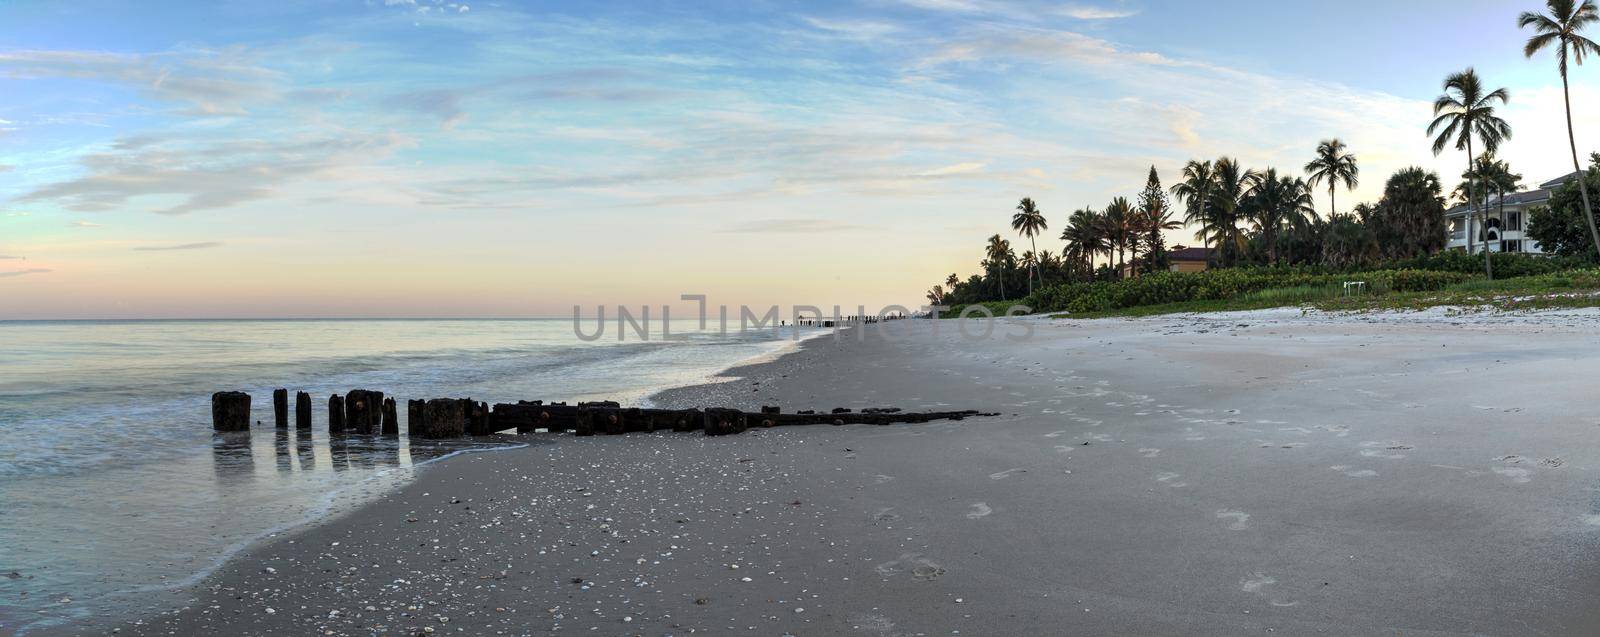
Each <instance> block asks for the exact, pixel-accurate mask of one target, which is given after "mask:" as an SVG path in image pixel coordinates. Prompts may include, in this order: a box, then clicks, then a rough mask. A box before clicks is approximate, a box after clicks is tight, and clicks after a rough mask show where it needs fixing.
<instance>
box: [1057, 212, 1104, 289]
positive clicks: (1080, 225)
mask: <svg viewBox="0 0 1600 637" xmlns="http://www.w3.org/2000/svg"><path fill="white" fill-rule="evenodd" d="M1099 215H1100V213H1097V212H1095V211H1093V210H1089V209H1087V208H1084V209H1079V210H1075V211H1073V213H1072V216H1070V217H1068V218H1067V227H1066V229H1065V230H1062V231H1061V240H1062V241H1065V242H1067V250H1066V254H1068V255H1069V256H1071V257H1072V258H1073V260H1074V261H1078V260H1081V261H1082V265H1083V271H1084V273H1085V274H1086V275H1087V276H1088V278H1093V277H1094V257H1095V255H1096V254H1099V253H1100V251H1101V250H1103V249H1105V245H1106V241H1105V234H1104V233H1103V232H1102V229H1101V226H1102V224H1101V223H1100V219H1099Z"/></svg>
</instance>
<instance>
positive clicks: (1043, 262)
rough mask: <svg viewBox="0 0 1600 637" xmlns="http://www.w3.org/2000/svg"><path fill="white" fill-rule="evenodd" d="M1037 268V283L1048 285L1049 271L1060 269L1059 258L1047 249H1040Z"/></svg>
mask: <svg viewBox="0 0 1600 637" xmlns="http://www.w3.org/2000/svg"><path fill="white" fill-rule="evenodd" d="M1038 268H1039V285H1041V286H1044V285H1048V284H1049V283H1050V273H1052V272H1056V271H1059V270H1060V269H1061V260H1060V259H1058V258H1056V255H1053V254H1050V251H1049V250H1040V251H1039V266H1038Z"/></svg>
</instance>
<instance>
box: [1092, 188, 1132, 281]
mask: <svg viewBox="0 0 1600 637" xmlns="http://www.w3.org/2000/svg"><path fill="white" fill-rule="evenodd" d="M1132 218H1133V204H1131V203H1129V202H1128V198H1127V197H1117V198H1115V199H1112V200H1111V203H1110V205H1107V206H1106V211H1105V212H1104V213H1102V214H1101V215H1100V220H1101V227H1102V228H1104V229H1105V233H1106V238H1107V239H1109V240H1110V243H1111V246H1112V247H1114V248H1116V251H1117V278H1121V277H1122V270H1123V268H1125V267H1126V266H1127V264H1128V259H1127V252H1128V238H1129V237H1130V236H1131V234H1132V233H1131V232H1129V230H1130V226H1129V225H1128V224H1129V221H1130V220H1131V219H1132Z"/></svg>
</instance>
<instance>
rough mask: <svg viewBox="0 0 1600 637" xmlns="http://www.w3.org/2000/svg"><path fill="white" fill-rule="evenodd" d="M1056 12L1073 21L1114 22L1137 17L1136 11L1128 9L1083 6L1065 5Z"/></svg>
mask: <svg viewBox="0 0 1600 637" xmlns="http://www.w3.org/2000/svg"><path fill="white" fill-rule="evenodd" d="M1058 12H1059V13H1060V14H1061V15H1064V16H1066V17H1069V18H1073V19H1075V20H1116V19H1120V18H1129V17H1133V16H1136V15H1139V12H1138V11H1133V10H1129V9H1108V8H1106V7H1096V6H1092V5H1083V4H1073V5H1067V6H1065V7H1062V8H1061V9H1060V10H1059V11H1058Z"/></svg>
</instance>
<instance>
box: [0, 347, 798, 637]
mask: <svg viewBox="0 0 1600 637" xmlns="http://www.w3.org/2000/svg"><path fill="white" fill-rule="evenodd" d="M611 327H612V328H614V327H615V325H614V324H613V325H612V326H611ZM697 327H698V325H697V322H696V321H673V325H672V335H671V337H670V338H667V339H663V338H661V335H660V333H659V331H660V330H659V328H660V322H659V321H657V322H656V323H655V324H654V325H652V329H653V330H655V332H653V333H652V334H651V336H652V337H654V340H650V341H640V340H638V339H637V338H636V337H635V335H634V334H633V333H632V332H630V333H629V334H628V336H629V339H628V340H627V341H624V342H618V341H617V339H616V331H615V330H614V329H608V331H607V333H606V335H605V337H604V338H601V339H599V340H595V341H592V342H591V341H584V340H582V339H580V338H578V337H577V336H576V335H575V334H574V331H573V325H572V321H571V320H570V319H529V320H153V321H16V322H0V634H5V633H9V632H20V633H24V634H25V633H27V632H30V631H33V630H36V629H41V628H55V629H61V628H67V629H69V630H70V629H72V628H74V627H78V626H87V625H88V623H91V622H92V621H94V620H95V618H102V621H103V618H106V617H111V618H119V619H126V618H128V617H130V616H132V615H137V614H140V613H144V612H150V611H159V610H163V609H167V608H170V607H171V605H172V604H174V603H177V600H179V597H178V596H179V595H180V594H181V591H182V589H183V588H184V587H186V586H188V585H191V584H194V583H196V582H198V581H200V580H201V579H203V578H204V577H205V576H206V575H207V574H208V573H210V572H211V571H212V570H213V569H215V568H216V567H217V566H218V565H220V564H221V563H222V562H223V561H225V560H226V559H227V557H229V556H230V555H232V554H233V553H235V552H237V551H239V550H240V549H242V548H245V547H247V546H249V545H250V544H251V543H252V542H255V541H257V540H259V539H261V538H263V537H266V536H267V535H270V534H272V533H276V532H281V531H285V530H288V529H291V528H293V527H295V526H297V525H300V524H303V523H306V522H309V521H314V520H316V519H318V518H320V517H323V516H327V515H330V514H333V513H336V512H339V511H342V510H347V509H348V508H349V507H354V506H358V505H360V504H362V503H363V502H366V501H368V500H370V499H372V498H373V497H376V496H378V495H381V494H383V493H385V492H386V491H388V490H390V489H393V488H394V487H395V486H397V485H400V484H403V483H404V482H405V481H407V480H408V479H410V477H411V476H412V475H413V474H414V472H415V471H416V469H417V467H419V466H421V465H423V464H425V463H427V462H428V461H431V460H435V459H438V458H441V457H444V456H446V455H449V454H455V453H472V452H485V451H487V452H492V450H493V447H494V446H495V445H494V444H490V443H484V442H477V443H474V442H471V441H456V442H442V443H434V442H426V441H408V440H407V439H406V438H405V436H403V435H402V436H401V437H399V438H398V439H393V438H388V439H385V438H382V437H370V436H340V437H337V438H334V439H331V440H330V438H329V437H328V435H327V433H326V424H327V423H326V421H327V398H328V395H329V394H333V393H338V394H344V393H345V392H347V391H349V390H351V389H373V390H378V391H383V392H385V394H386V395H389V396H394V397H395V398H396V399H397V401H398V402H399V403H400V405H401V407H400V416H401V430H402V431H404V419H405V408H404V404H405V400H406V399H409V398H442V397H471V398H474V399H476V400H479V401H484V402H489V403H494V402H515V401H517V400H534V399H543V400H566V401H576V400H601V399H611V400H618V401H620V402H622V403H624V404H642V403H643V402H644V401H645V400H646V399H647V398H648V396H650V395H651V394H653V393H655V392H656V391H659V390H661V389H665V388H668V387H674V386H682V385H687V384H694V383H698V382H703V381H705V380H707V379H709V378H710V377H712V376H714V375H715V374H716V373H717V372H719V371H721V370H724V369H726V368H728V367H731V366H733V365H735V364H738V363H740V362H742V361H746V360H750V359H753V358H759V357H763V356H770V355H772V354H774V353H776V352H778V351H780V350H782V349H783V348H785V347H788V346H790V345H791V344H792V343H793V342H794V336H795V334H794V332H792V331H790V330H791V329H793V328H785V331H783V332H782V333H781V334H780V335H778V336H777V337H774V335H773V333H772V332H771V331H770V330H760V331H751V332H744V333H739V332H737V331H730V333H728V334H725V335H723V334H718V333H717V332H716V331H715V330H714V329H713V330H711V331H701V330H698V329H697ZM584 329H585V330H586V332H588V333H592V332H593V329H594V323H593V321H586V323H585V325H584ZM819 332H823V331H821V330H815V329H811V330H806V331H805V332H804V333H803V334H802V335H803V336H809V335H815V334H816V333H819ZM278 387H284V388H287V389H289V391H290V394H291V397H292V395H293V392H295V391H306V392H308V393H310V394H311V395H312V396H313V405H314V409H313V410H312V412H313V415H314V418H315V424H314V426H313V428H312V431H311V432H310V433H309V434H302V433H299V432H296V431H295V430H294V429H293V426H292V425H291V428H290V429H289V430H287V431H278V430H276V429H275V428H274V426H273V422H272V390H273V389H274V388H278ZM222 390H240V391H245V392H248V393H249V394H251V396H252V398H253V401H252V411H251V420H252V421H260V422H262V423H264V424H263V425H255V426H253V427H252V431H251V432H250V434H249V435H229V436H224V435H214V434H213V433H212V431H211V412H210V396H211V394H212V392H215V391H222ZM292 411H293V409H292V398H291V412H292ZM528 438H529V443H530V444H546V443H547V442H548V438H546V439H545V440H544V441H541V440H539V438H541V437H540V436H529V437H528ZM501 446H503V444H502V445H501Z"/></svg>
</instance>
